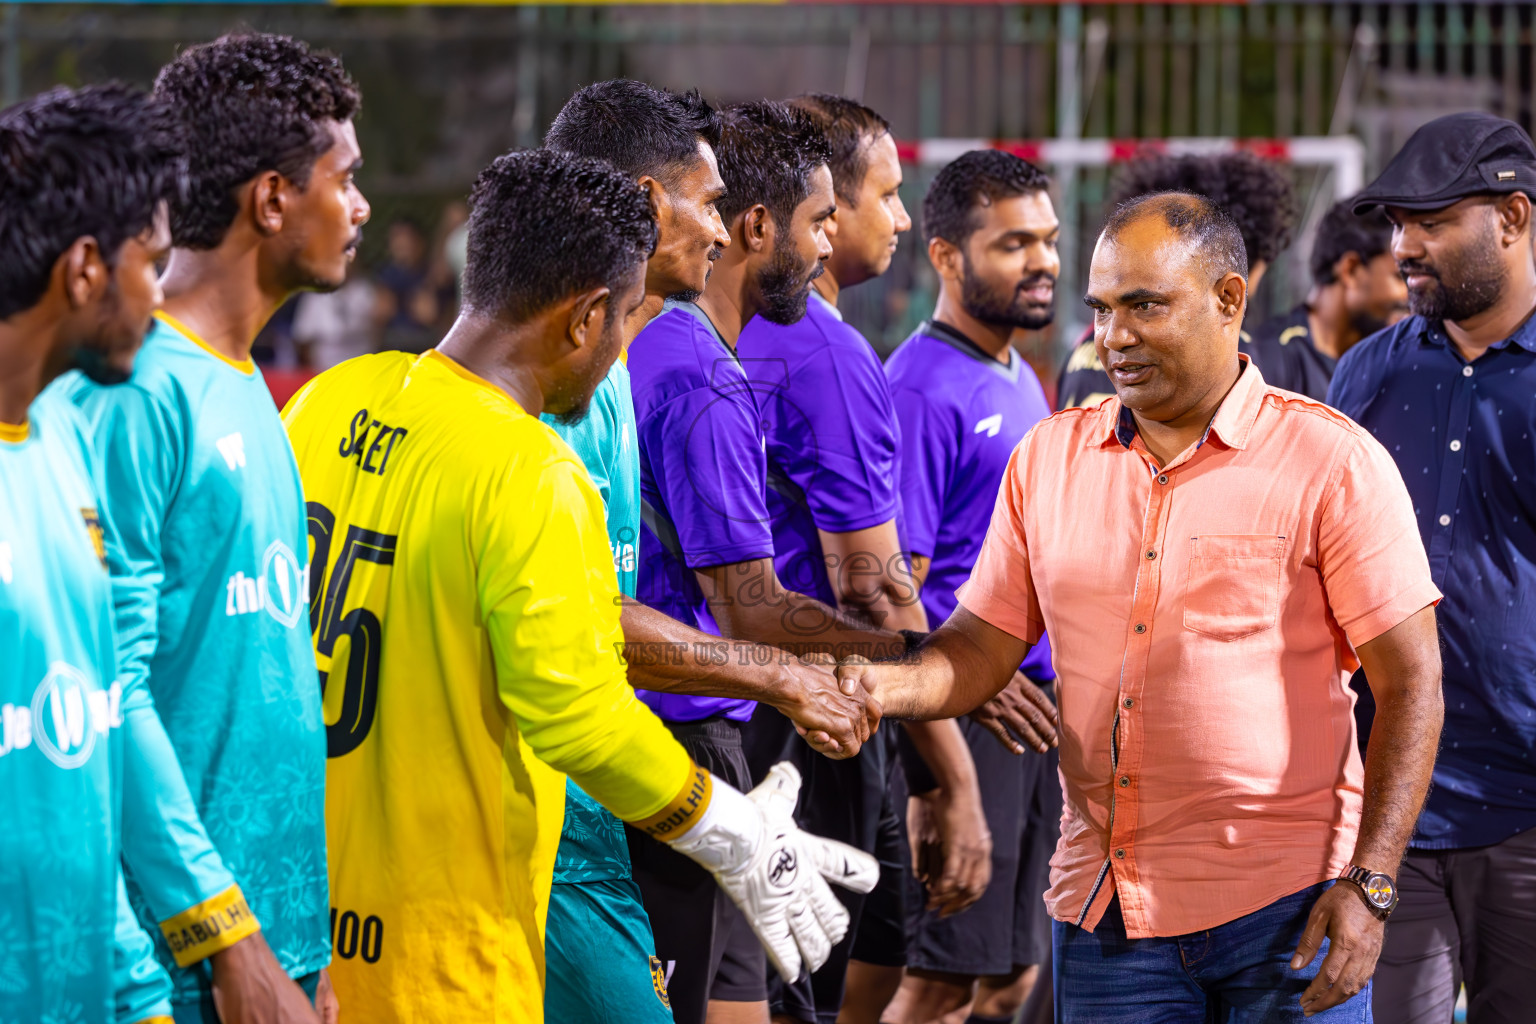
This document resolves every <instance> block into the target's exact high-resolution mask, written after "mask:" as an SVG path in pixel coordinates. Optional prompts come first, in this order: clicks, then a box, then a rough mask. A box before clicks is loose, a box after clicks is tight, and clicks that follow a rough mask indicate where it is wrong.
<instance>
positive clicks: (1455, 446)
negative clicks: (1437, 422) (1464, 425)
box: [1451, 441, 1461, 452]
mask: <svg viewBox="0 0 1536 1024" xmlns="http://www.w3.org/2000/svg"><path fill="white" fill-rule="evenodd" d="M1451 451H1453V452H1459V451H1461V442H1460V441H1452V442H1451Z"/></svg>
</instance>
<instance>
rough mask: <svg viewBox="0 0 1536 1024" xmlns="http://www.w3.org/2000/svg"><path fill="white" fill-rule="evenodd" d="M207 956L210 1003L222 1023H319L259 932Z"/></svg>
mask: <svg viewBox="0 0 1536 1024" xmlns="http://www.w3.org/2000/svg"><path fill="white" fill-rule="evenodd" d="M209 959H210V960H211V961H212V962H213V1005H214V1008H215V1009H216V1010H218V1014H219V1019H220V1020H221V1021H223V1022H224V1024H320V1017H319V1016H318V1015H317V1014H316V1013H315V1008H314V1007H313V1006H311V1005H310V1004H309V997H308V996H306V995H305V994H304V990H303V989H302V988H300V987H299V983H298V982H296V981H294V980H293V979H292V978H290V977H288V975H287V974H286V973H285V972H284V971H283V969H282V968H281V967H279V966H278V964H277V958H276V957H275V956H273V955H272V950H271V948H270V947H268V946H267V940H266V939H265V938H263V937H262V934H261V933H260V932H257V933H256V934H255V935H251V936H249V937H247V938H244V939H241V940H240V941H239V942H237V943H235V944H234V945H233V946H230V947H229V948H228V949H226V950H224V951H222V952H219V953H215V954H213V956H211V957H209Z"/></svg>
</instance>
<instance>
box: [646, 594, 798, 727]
mask: <svg viewBox="0 0 1536 1024" xmlns="http://www.w3.org/2000/svg"><path fill="white" fill-rule="evenodd" d="M619 621H620V624H621V625H622V626H623V627H624V652H623V653H624V660H625V662H627V663H628V667H629V681H630V683H631V684H632V685H633V686H634V687H635V688H636V689H640V690H654V691H656V692H658V693H685V694H688V695H690V696H694V697H726V698H733V699H739V700H756V701H762V702H763V703H765V704H774V703H775V702H777V701H778V700H780V699H781V698H782V697H783V696H784V695H785V693H786V692H787V690H788V688H789V687H788V683H787V680H786V679H785V669H784V663H785V659H790V658H793V657H794V656H793V655H792V654H789V653H788V652H786V651H780V650H777V649H774V648H771V647H765V646H764V645H762V644H753V643H748V642H746V641H739V640H737V641H733V640H722V639H721V638H720V637H717V636H711V635H710V634H708V633H704V632H701V631H699V630H697V629H694V628H693V627H691V626H687V625H684V624H683V623H681V622H679V621H677V620H676V619H674V618H672V617H671V616H670V615H666V614H664V613H662V612H659V611H657V610H656V609H654V608H648V607H646V606H645V605H643V604H640V603H639V602H638V601H633V600H630V599H628V598H626V599H625V601H624V607H623V610H622V611H621V612H620V615H619Z"/></svg>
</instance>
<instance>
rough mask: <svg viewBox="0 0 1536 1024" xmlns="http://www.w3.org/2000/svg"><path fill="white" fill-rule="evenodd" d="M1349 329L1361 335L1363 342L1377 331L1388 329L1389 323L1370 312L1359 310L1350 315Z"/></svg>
mask: <svg viewBox="0 0 1536 1024" xmlns="http://www.w3.org/2000/svg"><path fill="white" fill-rule="evenodd" d="M1349 329H1350V330H1352V331H1354V332H1355V333H1356V334H1358V335H1360V338H1361V340H1362V341H1363V340H1364V339H1366V338H1369V337H1370V336H1371V335H1373V334H1375V333H1376V332H1377V331H1384V330H1386V329H1387V322H1386V321H1385V320H1383V319H1382V318H1381V317H1379V316H1377V315H1376V314H1375V313H1372V312H1370V311H1369V310H1365V309H1362V310H1359V311H1358V312H1355V313H1351V314H1350V315H1349Z"/></svg>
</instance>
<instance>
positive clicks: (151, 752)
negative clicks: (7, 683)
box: [69, 318, 330, 1002]
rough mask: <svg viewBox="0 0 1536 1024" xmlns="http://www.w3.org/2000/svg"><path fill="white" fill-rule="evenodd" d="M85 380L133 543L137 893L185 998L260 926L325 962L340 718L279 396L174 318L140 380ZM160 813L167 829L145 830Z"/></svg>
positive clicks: (129, 550)
mask: <svg viewBox="0 0 1536 1024" xmlns="http://www.w3.org/2000/svg"><path fill="white" fill-rule="evenodd" d="M69 385H70V389H69V396H70V398H71V399H72V400H73V402H74V403H75V404H76V405H77V406H78V407H79V408H80V409H81V410H82V411H83V412H84V414H85V416H86V418H87V419H88V420H89V422H90V436H91V438H92V442H93V444H94V446H95V447H96V449H97V453H98V455H99V456H100V458H101V463H102V473H103V480H104V492H103V503H104V504H105V506H106V508H107V510H108V515H109V521H110V525H111V527H112V529H113V532H114V534H115V537H116V540H117V542H118V543H119V544H120V549H121V560H122V568H121V570H120V571H119V573H118V575H117V576H116V577H115V579H114V581H113V582H114V594H113V597H114V605H115V610H116V615H117V621H118V625H119V629H120V631H121V639H120V651H121V658H122V661H123V669H122V678H123V680H124V686H125V695H131V699H128V700H127V701H126V703H127V705H128V706H129V707H130V708H132V709H134V716H135V718H134V744H133V749H132V750H131V751H129V752H128V754H129V756H128V758H127V760H128V764H127V766H126V769H127V770H126V771H125V773H124V782H125V785H126V789H125V792H124V801H125V806H124V813H125V816H126V817H127V819H128V828H127V830H126V839H127V846H128V849H127V856H126V876H127V884H128V892H129V897H130V899H131V900H132V902H133V905H134V907H135V909H136V910H137V911H138V913H139V919H140V921H141V922H143V923H144V924H145V926H146V930H147V931H149V932H150V934H151V935H152V936H153V937H154V938H155V944H156V953H157V956H158V957H159V959H160V962H161V964H162V965H163V966H165V967H166V969H167V972H168V973H169V974H170V976H171V980H172V983H173V985H174V986H175V988H176V996H175V998H176V999H177V1001H178V1002H180V1001H182V1000H184V999H190V998H195V995H196V992H197V991H198V990H199V987H200V984H201V983H200V981H199V980H198V979H199V976H198V975H197V973H196V972H193V971H189V970H187V969H186V968H187V967H188V966H189V965H191V964H193V963H195V962H196V961H198V960H200V959H202V958H204V957H206V956H208V955H210V954H212V953H215V952H218V951H219V950H220V949H223V948H227V946H228V945H230V944H231V943H232V942H234V941H238V940H239V939H240V938H243V937H244V936H245V935H247V934H249V933H250V931H252V930H255V927H256V926H257V923H258V922H259V927H260V929H261V930H262V932H263V933H264V934H265V937H266V940H267V944H268V945H269V946H271V947H272V951H273V953H274V955H276V957H277V960H278V962H279V963H280V964H281V965H282V966H283V968H284V970H286V971H287V972H288V973H289V974H290V975H292V976H294V977H300V976H303V975H305V974H309V973H312V972H314V971H316V970H318V969H320V968H321V967H323V966H325V965H326V964H327V963H329V961H330V941H329V929H328V926H327V925H328V920H327V911H328V909H329V903H330V900H329V891H328V890H329V887H328V882H327V879H326V859H325V819H324V792H325V756H326V741H325V724H324V721H323V719H322V715H321V709H320V685H319V676H318V673H317V671H316V669H315V659H314V650H313V648H312V646H311V643H310V634H309V615H308V599H309V584H308V572H307V563H308V557H307V555H308V537H307V528H306V515H305V509H304V500H303V492H302V490H301V487H300V483H299V477H298V469H297V467H296V466H295V464H294V461H293V452H292V449H291V448H290V447H289V445H288V439H287V435H286V434H285V433H284V431H283V427H282V422H281V420H280V419H279V417H278V413H277V409H276V407H275V406H274V405H273V402H272V396H271V394H270V392H268V390H267V388H266V385H265V382H264V381H263V379H262V377H261V373H260V371H259V370H257V369H256V368H255V366H254V365H251V364H249V363H245V364H239V363H233V362H231V361H229V360H227V359H224V358H223V357H221V356H219V355H218V354H216V353H214V352H213V351H212V350H210V349H208V348H207V347H206V346H204V345H202V344H201V343H200V342H199V341H198V340H197V339H195V338H192V337H191V336H189V335H187V334H185V333H183V332H182V331H181V330H179V329H177V328H176V327H174V326H172V325H171V324H169V323H167V322H166V321H164V320H163V319H158V318H157V320H156V323H155V325H154V327H153V328H152V329H151V331H150V333H149V336H148V337H146V339H145V342H144V347H143V349H142V350H141V351H140V353H139V356H138V359H137V362H136V365H135V368H134V373H133V377H132V379H131V380H130V381H129V382H128V383H126V384H123V385H119V386H115V387H101V386H99V385H95V384H93V383H91V382H89V381H87V380H84V379H83V378H80V377H79V376H78V375H72V379H71V380H70V381H69ZM115 557H116V556H114V558H115ZM140 709H149V710H152V711H153V713H154V714H155V715H156V716H157V717H158V719H159V722H160V725H161V726H162V727H163V736H162V734H161V733H160V731H159V730H156V729H155V728H154V725H153V722H152V721H151V720H150V718H149V716H148V715H146V714H141V713H140ZM166 740H168V741H169V748H170V749H169V751H168V750H167V746H166V742H165V741H166ZM172 755H173V756H174V761H175V762H176V763H178V764H179V765H180V769H181V774H182V778H183V780H184V783H185V792H186V794H188V796H189V798H190V799H188V798H187V797H184V796H183V795H182V792H181V789H182V787H178V786H175V785H174V783H173V782H171V781H170V780H168V778H167V776H166V775H165V772H166V771H168V768H169V764H170V761H171V759H172ZM156 818H158V819H159V820H160V821H161V822H162V825H161V829H160V832H161V835H160V836H159V837H153V836H147V835H145V832H146V831H147V830H145V829H142V828H139V829H136V828H135V827H134V821H135V820H139V821H146V820H154V819H156ZM198 820H200V821H201V830H202V832H203V834H204V835H206V839H207V840H211V847H210V846H209V845H205V844H204V842H203V841H202V836H200V835H199V834H198V833H199V830H198V828H197V827H196V824H195V823H196V822H197V821H198ZM167 824H169V826H170V827H169V828H167V827H166V826H167ZM214 851H217V852H216V853H215V852H214ZM220 860H222V865H221V864H220V863H219V861H220ZM228 876H233V883H234V884H231V883H230V882H229V881H228Z"/></svg>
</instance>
